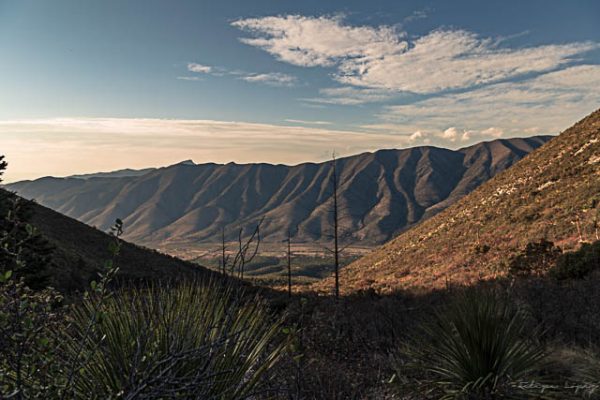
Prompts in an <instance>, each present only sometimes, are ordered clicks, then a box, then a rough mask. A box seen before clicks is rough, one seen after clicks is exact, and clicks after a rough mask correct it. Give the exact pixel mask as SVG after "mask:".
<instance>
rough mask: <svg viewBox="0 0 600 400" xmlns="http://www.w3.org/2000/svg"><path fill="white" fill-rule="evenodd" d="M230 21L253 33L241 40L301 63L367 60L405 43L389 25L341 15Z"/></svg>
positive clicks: (310, 65)
mask: <svg viewBox="0 0 600 400" xmlns="http://www.w3.org/2000/svg"><path fill="white" fill-rule="evenodd" d="M232 25H233V26H235V27H237V28H239V29H241V30H244V31H246V32H249V33H251V34H253V35H254V36H255V37H254V38H242V39H240V40H241V41H242V42H243V43H246V44H248V45H251V46H256V47H259V48H261V49H263V50H265V51H267V52H269V53H270V54H273V55H274V56H275V57H277V59H279V60H281V61H285V62H287V63H290V64H294V65H300V66H304V67H314V66H332V65H334V64H336V63H337V62H338V61H340V60H343V59H347V58H349V57H352V58H355V59H356V60H357V62H360V61H367V60H369V59H372V58H374V57H380V56H381V55H382V54H388V53H395V52H398V51H401V50H403V49H404V48H405V46H406V43H405V42H403V41H402V40H400V38H399V35H398V34H397V33H396V32H395V31H394V30H393V29H392V28H390V27H387V26H382V27H378V28H372V27H365V26H362V27H350V26H347V25H344V24H343V21H342V17H340V16H336V17H304V16H300V15H288V16H281V17H264V18H247V19H240V20H237V21H235V22H233V23H232Z"/></svg>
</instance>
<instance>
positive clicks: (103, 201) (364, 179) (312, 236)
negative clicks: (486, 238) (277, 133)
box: [7, 136, 551, 248]
mask: <svg viewBox="0 0 600 400" xmlns="http://www.w3.org/2000/svg"><path fill="white" fill-rule="evenodd" d="M550 138H551V137H549V136H541V137H533V138H515V139H498V140H495V141H490V142H482V143H479V144H476V145H473V146H469V147H465V148H462V149H458V150H449V149H443V148H439V147H434V146H423V147H414V148H409V149H401V150H395V149H384V150H379V151H377V152H372V153H368V152H366V153H361V154H358V155H355V156H349V157H344V158H340V159H338V160H337V161H336V163H337V164H336V165H337V167H338V169H339V172H340V173H339V189H338V191H339V196H340V205H341V209H342V213H341V217H342V220H343V222H344V226H343V228H344V231H352V232H354V236H353V240H361V241H365V242H369V243H374V244H377V243H381V242H383V241H385V240H388V239H389V238H391V237H392V236H394V235H396V234H397V233H399V232H400V231H402V230H404V229H406V228H408V227H410V226H412V225H414V224H416V223H418V222H419V221H421V220H422V219H423V218H428V217H430V216H431V215H434V214H435V213H437V212H439V211H440V210H442V209H444V208H445V207H447V206H448V205H450V204H452V203H453V202H455V201H456V200H457V199H458V198H460V197H462V196H464V195H465V194H466V193H468V192H470V191H471V190H473V189H474V188H475V187H477V186H479V185H480V184H481V183H482V182H485V181H486V180H487V179H489V178H490V177H492V176H494V175H495V174H497V173H498V172H499V171H502V170H504V169H506V168H508V167H510V166H511V165H512V164H514V163H515V162H516V161H518V160H519V159H521V158H522V157H524V156H525V155H526V154H528V153H529V152H531V151H532V150H534V149H535V148H537V147H539V146H541V145H542V144H544V143H545V142H547V141H548V140H550ZM330 179H331V164H330V163H329V162H324V163H302V164H297V165H295V166H287V165H283V164H267V163H258V164H236V163H227V164H215V163H207V164H194V165H191V164H190V163H188V162H183V163H179V164H175V165H171V166H168V167H163V168H159V169H156V170H152V171H149V172H148V173H146V174H143V175H141V176H126V177H110V178H106V177H95V178H94V179H78V178H52V177H47V178H41V179H39V180H36V181H28V182H18V183H13V184H10V185H7V188H8V189H10V190H15V191H16V192H18V193H19V194H20V195H22V196H23V197H26V198H35V199H36V200H37V201H38V202H39V203H40V204H42V205H45V206H48V207H50V208H52V209H55V210H57V211H59V212H61V213H63V214H65V215H67V216H70V217H73V218H76V219H78V220H80V221H82V222H85V223H87V224H89V225H92V226H97V227H99V228H100V229H106V228H107V227H108V226H110V224H111V223H112V221H114V219H115V218H121V219H123V220H124V222H125V223H126V224H127V226H128V227H129V233H128V235H127V236H126V238H127V239H129V240H132V241H134V242H136V243H140V244H144V245H147V246H151V247H160V248H162V247H164V246H169V245H173V246H175V245H185V244H186V243H199V242H211V241H212V242H214V241H217V240H219V239H220V237H221V230H222V229H223V228H224V229H225V231H226V236H227V237H228V239H229V240H235V238H237V234H238V230H239V227H240V226H251V225H252V224H255V223H256V221H258V220H259V219H260V218H262V217H263V216H264V217H265V222H264V225H263V226H262V232H261V233H263V235H264V237H266V238H269V239H271V240H274V241H278V240H282V239H283V237H284V235H285V234H287V231H288V230H290V231H291V233H292V236H293V237H294V239H295V240H296V241H305V242H310V241H320V240H325V239H326V237H327V235H328V233H329V230H330V222H331V216H330V212H329V209H330V205H329V202H330V199H331V184H330Z"/></svg>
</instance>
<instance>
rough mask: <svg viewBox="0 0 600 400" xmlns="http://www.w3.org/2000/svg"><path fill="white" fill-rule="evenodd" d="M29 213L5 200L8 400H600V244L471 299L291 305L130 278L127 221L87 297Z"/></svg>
mask: <svg viewBox="0 0 600 400" xmlns="http://www.w3.org/2000/svg"><path fill="white" fill-rule="evenodd" d="M0 162H1V159H0ZM0 165H2V164H0ZM2 166H3V165H2ZM0 171H1V168H0ZM26 209H27V203H26V202H23V201H22V200H21V199H19V198H18V197H16V196H13V195H7V196H5V197H2V198H1V199H0V210H1V213H2V214H1V215H0V217H1V218H0V252H1V255H2V258H1V259H0V260H1V262H2V264H1V265H0V272H1V273H0V398H11V399H35V398H38V399H90V398H92V399H94V398H97V399H215V400H216V399H219V400H228V399H229V400H236V399H266V398H277V399H385V398H389V399H504V398H520V399H525V398H557V399H565V398H597V397H598V396H599V395H600V387H599V378H600V352H599V351H598V347H597V344H598V343H599V341H600V317H599V315H600V292H599V291H598V290H597V287H598V284H599V283H600V242H594V243H589V244H585V245H583V246H581V248H580V249H579V250H578V251H577V252H570V253H561V252H559V251H557V250H556V249H555V246H554V245H553V244H552V243H550V242H539V243H532V244H531V245H528V246H527V247H526V248H525V249H523V252H522V253H521V254H517V255H516V256H515V257H514V258H513V259H511V263H510V265H508V266H507V267H508V268H509V269H510V271H511V274H510V275H509V276H508V277H505V278H499V279H496V280H494V281H486V282H484V281H481V282H479V283H478V284H476V285H474V287H471V288H464V287H459V286H452V285H447V287H446V288H444V289H440V290H435V291H428V292H422V293H419V292H416V291H412V292H407V291H404V292H394V293H390V294H387V295H381V294H378V293H376V292H374V291H364V292H359V293H356V294H353V295H351V296H346V297H343V298H341V299H339V300H336V299H333V298H331V297H326V296H325V297H323V296H317V295H315V294H308V293H305V294H302V295H294V296H292V297H291V298H288V296H287V294H284V293H281V294H278V293H277V292H272V291H264V292H263V293H262V294H261V295H257V294H256V292H255V291H251V290H249V289H242V286H241V285H240V283H239V282H236V281H235V280H233V279H230V278H222V279H220V278H215V277H214V276H213V277H212V278H206V279H197V278H194V277H193V276H185V277H182V278H181V279H178V280H175V279H174V280H170V281H168V282H166V283H165V280H163V281H162V282H159V281H148V280H145V281H138V280H128V281H123V280H119V279H118V278H119V276H120V272H121V271H120V267H119V261H120V257H121V252H122V249H123V246H124V242H123V241H122V240H121V239H120V236H121V234H122V232H123V226H122V224H121V223H120V221H117V223H116V224H115V226H114V228H113V231H112V239H111V240H110V242H109V243H110V246H109V248H108V249H107V251H106V254H107V256H108V257H107V258H108V260H107V261H106V262H104V265H103V267H102V268H101V269H100V270H99V271H97V278H96V279H94V280H92V281H89V282H87V283H86V287H87V289H86V290H84V291H83V293H80V294H77V293H76V292H68V293H67V292H64V293H61V292H58V291H56V290H54V289H52V288H51V287H49V286H48V283H47V282H52V280H51V279H49V280H46V278H47V273H46V272H48V271H47V270H46V269H45V268H44V267H45V265H46V263H48V262H51V256H52V254H51V252H50V251H49V250H48V246H47V243H46V242H45V241H44V237H43V235H40V234H39V233H38V232H37V230H36V229H35V228H34V227H33V226H32V225H30V224H29V223H28V220H27V215H28V214H27V212H26Z"/></svg>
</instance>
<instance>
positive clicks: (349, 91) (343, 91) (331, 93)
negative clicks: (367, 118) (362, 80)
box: [302, 86, 398, 105]
mask: <svg viewBox="0 0 600 400" xmlns="http://www.w3.org/2000/svg"><path fill="white" fill-rule="evenodd" d="M319 95H320V96H319V97H312V98H306V99H302V100H304V101H306V102H310V103H321V104H343V105H357V104H365V103H382V102H385V101H388V100H391V99H393V98H394V97H397V96H398V93H397V92H394V91H390V90H385V89H369V88H357V87H352V86H343V87H335V88H323V89H319Z"/></svg>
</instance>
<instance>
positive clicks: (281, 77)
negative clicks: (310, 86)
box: [177, 63, 298, 87]
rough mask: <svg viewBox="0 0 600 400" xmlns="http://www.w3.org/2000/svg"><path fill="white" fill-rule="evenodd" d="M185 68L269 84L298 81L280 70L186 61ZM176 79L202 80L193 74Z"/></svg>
mask: <svg viewBox="0 0 600 400" xmlns="http://www.w3.org/2000/svg"><path fill="white" fill-rule="evenodd" d="M187 69H188V71H190V72H194V73H200V74H208V75H212V76H232V77H236V78H237V79H240V80H243V81H246V82H251V83H262V84H265V85H269V86H280V87H284V86H285V87H291V86H295V85H296V83H297V82H298V78H297V77H295V76H293V75H289V74H284V73H281V72H266V73H258V72H246V71H242V70H239V69H228V68H224V67H218V66H212V65H204V64H197V63H188V65H187ZM177 79H181V80H188V81H199V80H202V79H201V78H199V77H195V76H181V77H177Z"/></svg>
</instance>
